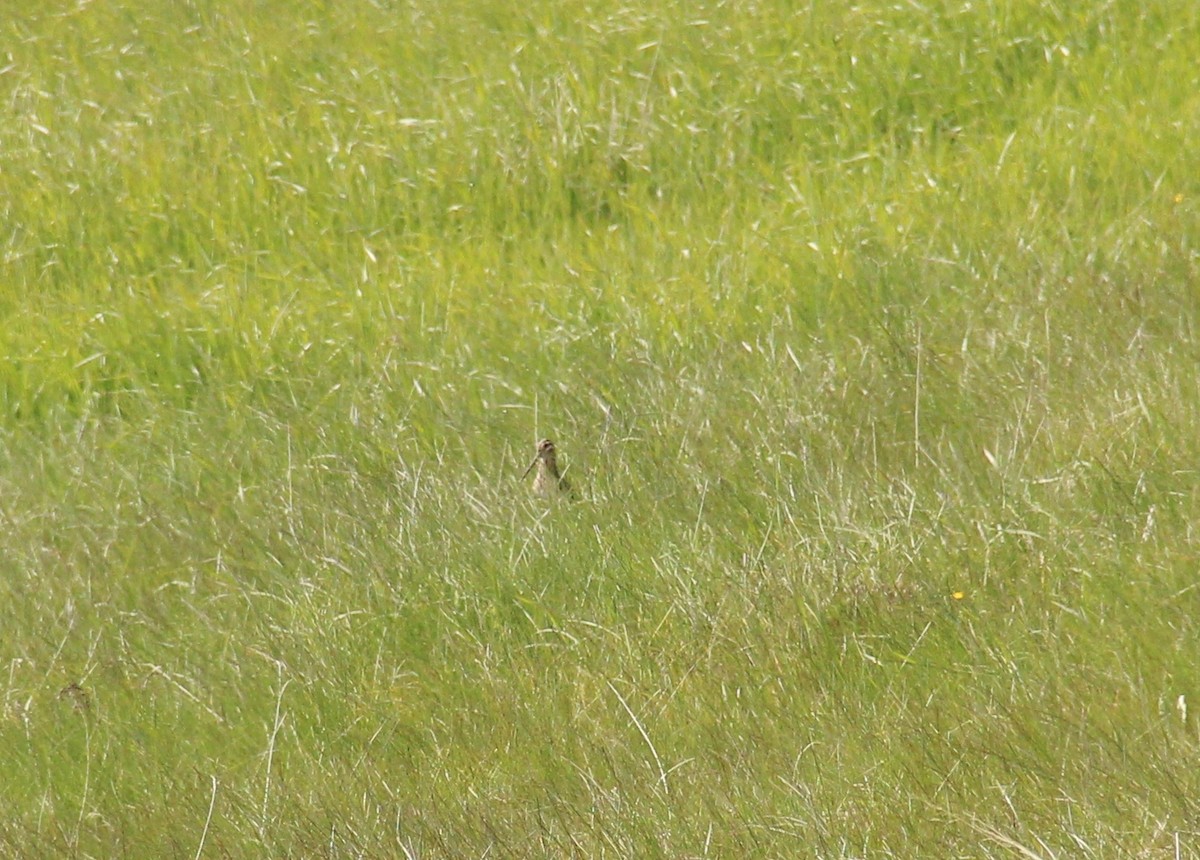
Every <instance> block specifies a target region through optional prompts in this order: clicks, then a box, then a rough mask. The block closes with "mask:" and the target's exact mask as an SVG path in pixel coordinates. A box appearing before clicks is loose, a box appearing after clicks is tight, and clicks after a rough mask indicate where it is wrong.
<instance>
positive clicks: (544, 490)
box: [521, 439, 571, 496]
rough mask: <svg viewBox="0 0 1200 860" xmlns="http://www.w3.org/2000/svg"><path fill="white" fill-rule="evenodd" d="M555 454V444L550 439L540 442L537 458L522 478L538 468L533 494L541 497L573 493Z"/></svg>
mask: <svg viewBox="0 0 1200 860" xmlns="http://www.w3.org/2000/svg"><path fill="white" fill-rule="evenodd" d="M554 453H555V452H554V443H553V442H551V441H550V440H549V439H543V440H542V441H541V442H538V446H537V456H536V457H534V458H533V462H532V463H530V464H529V468H528V469H526V470H525V474H524V475H522V476H521V478H522V480H523V479H524V478H526V477H528V475H529V473H530V472H532V471H533V470H534V468H535V467H536V468H537V472H536V473H535V474H534V476H533V492H534V493H536V494H537V495H539V496H557V495H564V496H565V495H569V494H570V493H571V484H570V483H569V482H568V481H567V479H566V478H564V477H563V476H562V475H561V474H560V473H559V471H558V460H557V459H556V458H555V456H554Z"/></svg>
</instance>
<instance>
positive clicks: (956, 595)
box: [950, 591, 967, 600]
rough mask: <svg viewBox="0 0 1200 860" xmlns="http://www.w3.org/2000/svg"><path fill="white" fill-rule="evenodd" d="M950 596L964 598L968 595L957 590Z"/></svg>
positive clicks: (957, 598)
mask: <svg viewBox="0 0 1200 860" xmlns="http://www.w3.org/2000/svg"><path fill="white" fill-rule="evenodd" d="M950 596H951V597H953V598H954V599H955V600H962V599H963V598H964V597H966V596H967V595H966V594H965V593H964V592H962V591H956V592H954V593H953V594H952V595H950Z"/></svg>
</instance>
